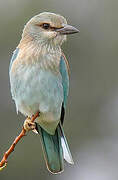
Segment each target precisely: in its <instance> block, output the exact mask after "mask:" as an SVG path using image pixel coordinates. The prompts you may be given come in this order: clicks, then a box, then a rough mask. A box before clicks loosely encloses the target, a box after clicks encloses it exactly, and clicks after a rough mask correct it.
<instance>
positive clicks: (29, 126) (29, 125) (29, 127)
mask: <svg viewBox="0 0 118 180" xmlns="http://www.w3.org/2000/svg"><path fill="white" fill-rule="evenodd" d="M23 127H24V129H25V130H26V131H30V130H34V129H35V128H36V125H35V123H34V122H32V121H31V119H30V118H29V117H28V118H27V119H26V120H25V121H24V125H23Z"/></svg>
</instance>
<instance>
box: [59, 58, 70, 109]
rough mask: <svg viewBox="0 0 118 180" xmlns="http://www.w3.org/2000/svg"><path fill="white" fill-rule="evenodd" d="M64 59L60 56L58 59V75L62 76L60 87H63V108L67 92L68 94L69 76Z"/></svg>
mask: <svg viewBox="0 0 118 180" xmlns="http://www.w3.org/2000/svg"><path fill="white" fill-rule="evenodd" d="M66 61H67V60H66V59H65V57H64V56H63V55H62V56H61V59H60V73H61V76H62V85H63V93H64V101H63V103H64V108H65V106H66V102H67V97H68V92H69V75H68V66H67V63H66Z"/></svg>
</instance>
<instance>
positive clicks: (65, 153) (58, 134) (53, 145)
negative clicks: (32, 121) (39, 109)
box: [37, 124, 73, 174]
mask: <svg viewBox="0 0 118 180" xmlns="http://www.w3.org/2000/svg"><path fill="white" fill-rule="evenodd" d="M37 130H38V132H39V134H40V137H41V142H42V147H43V152H44V157H45V161H46V165H47V168H48V170H49V171H50V172H51V173H53V174H57V173H60V172H62V171H63V170H64V159H65V160H66V161H67V162H68V163H70V164H73V159H72V156H71V153H70V150H69V146H68V143H67V140H66V138H65V135H64V131H63V127H62V126H61V124H59V125H58V126H57V129H56V131H55V134H54V135H50V134H48V133H47V132H46V131H45V130H44V129H43V128H41V127H40V126H39V125H38V124H37Z"/></svg>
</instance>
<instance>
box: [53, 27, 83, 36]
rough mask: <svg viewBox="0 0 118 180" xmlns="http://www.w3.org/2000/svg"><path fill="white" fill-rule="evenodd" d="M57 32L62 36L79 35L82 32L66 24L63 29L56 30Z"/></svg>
mask: <svg viewBox="0 0 118 180" xmlns="http://www.w3.org/2000/svg"><path fill="white" fill-rule="evenodd" d="M56 32H59V33H60V34H62V35H68V34H74V33H79V32H80V31H79V30H78V29H76V28H75V27H73V26H70V25H68V24H64V25H63V27H62V28H58V29H56Z"/></svg>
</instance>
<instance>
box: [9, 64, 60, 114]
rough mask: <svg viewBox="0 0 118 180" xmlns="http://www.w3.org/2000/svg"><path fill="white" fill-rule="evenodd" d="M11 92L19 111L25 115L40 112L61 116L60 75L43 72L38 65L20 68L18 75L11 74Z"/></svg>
mask: <svg viewBox="0 0 118 180" xmlns="http://www.w3.org/2000/svg"><path fill="white" fill-rule="evenodd" d="M11 92H12V96H13V99H14V100H15V103H16V106H17V109H18V110H19V111H21V112H22V113H23V114H25V115H32V114H34V113H35V112H36V111H38V110H40V111H41V112H43V113H45V112H54V113H57V114H59V115H60V111H61V105H62V102H63V86H62V77H61V74H60V73H59V74H58V75H55V74H53V73H52V72H51V71H45V70H41V69H40V67H39V66H38V65H33V66H23V67H22V66H21V67H20V66H19V70H18V71H17V74H16V75H15V76H14V75H13V74H11Z"/></svg>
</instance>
